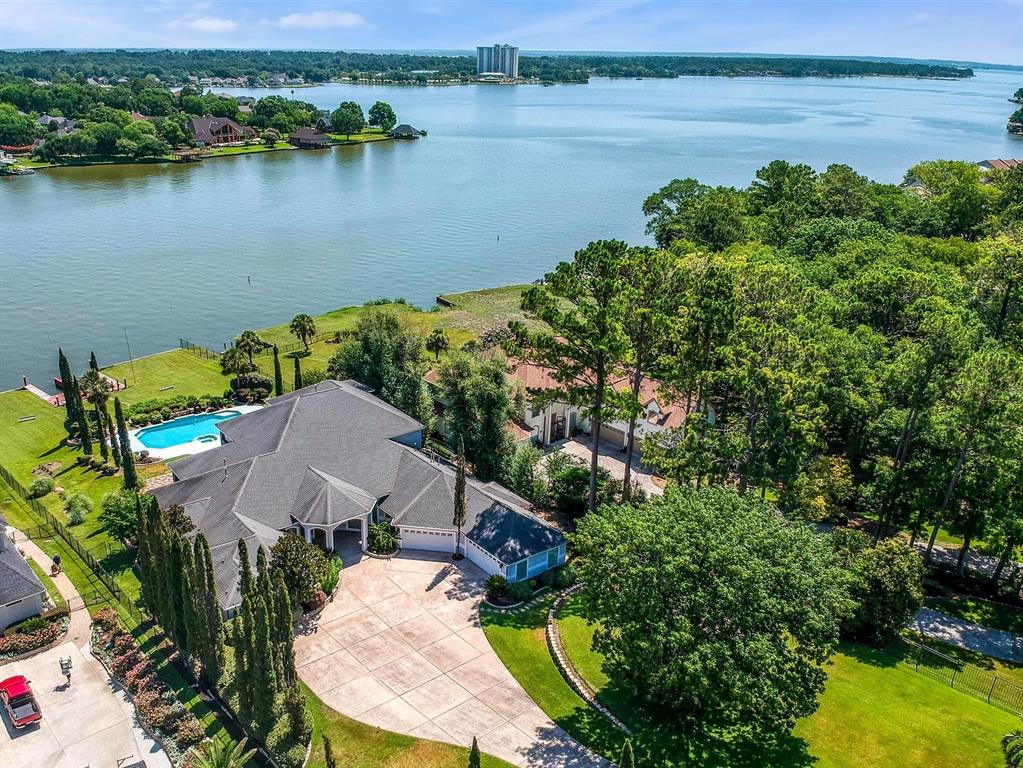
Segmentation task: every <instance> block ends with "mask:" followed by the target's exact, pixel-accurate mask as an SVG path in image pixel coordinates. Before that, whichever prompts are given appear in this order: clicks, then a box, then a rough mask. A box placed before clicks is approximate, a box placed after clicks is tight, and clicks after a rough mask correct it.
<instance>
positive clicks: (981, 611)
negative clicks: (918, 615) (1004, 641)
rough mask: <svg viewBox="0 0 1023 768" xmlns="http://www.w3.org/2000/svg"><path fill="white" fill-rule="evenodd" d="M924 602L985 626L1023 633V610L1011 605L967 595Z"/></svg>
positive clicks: (935, 598) (930, 598)
mask: <svg viewBox="0 0 1023 768" xmlns="http://www.w3.org/2000/svg"><path fill="white" fill-rule="evenodd" d="M924 603H925V604H926V605H927V607H928V608H933V609H934V610H936V611H941V612H942V613H947V614H949V615H951V616H958V617H959V618H961V619H966V620H967V621H972V622H974V623H976V624H982V625H984V626H985V627H991V628H992V629H1004V630H1005V631H1006V632H1012V633H1013V634H1016V635H1023V611H1021V610H1019V609H1018V608H1013V607H1012V606H1011V605H1005V604H1003V603H994V602H991V601H990V600H981V599H980V598H976V597H969V596H966V595H956V596H954V597H928V598H927V599H926V600H925V601H924Z"/></svg>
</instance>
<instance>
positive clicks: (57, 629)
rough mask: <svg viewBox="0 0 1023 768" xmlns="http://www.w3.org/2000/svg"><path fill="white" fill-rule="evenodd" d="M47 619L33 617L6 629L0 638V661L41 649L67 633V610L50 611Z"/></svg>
mask: <svg viewBox="0 0 1023 768" xmlns="http://www.w3.org/2000/svg"><path fill="white" fill-rule="evenodd" d="M48 616H49V618H44V617H43V616H33V617H31V618H29V619H25V621H23V622H21V623H20V624H16V625H14V626H13V627H8V628H7V630H6V634H5V635H3V636H2V637H0V659H7V658H11V657H13V656H20V655H21V654H23V653H28V652H29V651H34V650H36V649H37V648H43V647H44V646H47V645H49V644H50V643H52V642H54V641H55V640H57V639H58V638H59V637H60V636H61V635H63V634H64V632H65V631H67V625H68V621H69V620H68V615H67V609H63V610H59V611H57V610H55V611H51V612H50V613H49V614H48Z"/></svg>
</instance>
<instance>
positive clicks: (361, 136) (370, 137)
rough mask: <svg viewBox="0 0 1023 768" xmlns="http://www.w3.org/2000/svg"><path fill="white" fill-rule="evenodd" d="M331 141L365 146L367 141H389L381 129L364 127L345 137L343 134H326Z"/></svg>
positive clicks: (388, 136) (388, 137)
mask: <svg viewBox="0 0 1023 768" xmlns="http://www.w3.org/2000/svg"><path fill="white" fill-rule="evenodd" d="M327 135H328V136H330V138H331V139H333V140H334V141H336V142H338V143H340V144H365V143H366V142H368V141H389V140H390V138H391V137H390V135H388V134H386V133H384V131H383V129H382V128H373V127H366V128H363V129H362V131H361V132H360V133H353V134H352V135H351V136H346V135H345V134H343V133H327Z"/></svg>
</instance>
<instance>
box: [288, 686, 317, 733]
mask: <svg viewBox="0 0 1023 768" xmlns="http://www.w3.org/2000/svg"><path fill="white" fill-rule="evenodd" d="M284 710H285V712H287V713H288V727H289V728H290V729H291V735H292V737H294V739H295V740H296V741H298V742H300V743H301V742H305V741H306V740H307V739H308V738H309V733H310V731H311V730H312V725H311V723H310V722H309V711H308V710H307V709H306V708H305V696H303V695H302V689H301V688H299V687H298V684H297V683H296V684H295V685H292V686H290V687H289V688H288V690H287V692H286V693H285V694H284Z"/></svg>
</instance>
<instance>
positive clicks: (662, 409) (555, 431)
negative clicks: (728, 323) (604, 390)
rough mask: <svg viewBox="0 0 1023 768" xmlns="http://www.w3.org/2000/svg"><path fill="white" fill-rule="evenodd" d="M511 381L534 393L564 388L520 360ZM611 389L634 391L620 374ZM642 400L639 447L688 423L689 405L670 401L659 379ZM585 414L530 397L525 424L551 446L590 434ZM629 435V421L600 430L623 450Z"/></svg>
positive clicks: (511, 368) (512, 366)
mask: <svg viewBox="0 0 1023 768" xmlns="http://www.w3.org/2000/svg"><path fill="white" fill-rule="evenodd" d="M508 377H509V378H510V379H511V380H513V381H516V382H519V383H520V384H521V385H522V386H523V387H524V388H525V389H526V391H527V392H531V393H538V392H544V391H549V390H552V389H557V388H558V387H559V386H560V384H559V382H558V381H557V380H555V379H554V377H553V376H552V375H551V371H550V369H548V368H544V367H543V366H540V365H536V364H534V363H527V362H523V361H519V360H510V361H509V364H508ZM611 386H612V387H614V388H615V389H616V390H619V391H625V390H628V389H630V388H631V381H630V379H629V377H628V376H626V375H623V374H618V375H616V377H615V378H614V380H613V381H612V382H611ZM639 400H640V403H641V405H642V407H643V413H642V414H641V415H640V416H639V418H638V419H637V420H636V430H635V433H634V442H635V443H639V442H641V441H642V440H643V439H644V438H646V437H648V436H650V435H652V434H656V433H658V432H663V431H665V430H668V429H675V428H677V427H680V426H682V424H683V422H685V420H686V408H685V405H684V404H682V403H678V402H673V401H671V400H670V399H668V398H666V397H665V396H664V394H663V393H662V391H661V383H660V382H659V381H657V380H655V379H644V380H643V383H642V385H641V386H640V391H639ZM585 412H586V409H585V408H583V407H582V406H578V405H571V404H569V403H565V402H560V401H555V402H551V403H548V404H547V405H546V406H544V407H542V408H541V407H537V406H534V405H533V403H532V402H530V399H529V398H528V397H527V399H526V408H525V412H524V413H523V414H522V423H523V424H524V425H525V426H526V427H527V428H528V429H529V430H530V432H531V434H533V435H535V440H536V441H537V442H539V443H542V444H550V443H554V442H557V441H558V440H561V439H563V438H565V437H571V436H572V435H574V434H576V433H577V432H586V433H589V432H590V423H589V420H588V419H587V418H586V415H585ZM628 433H629V422H628V421H625V420H618V419H608V420H606V421H605V422H604V423H603V424H602V425H601V427H600V439H601V440H603V441H605V442H608V443H611V444H612V445H615V446H617V447H618V448H621V449H624V448H625V447H626V441H627V438H628Z"/></svg>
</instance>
